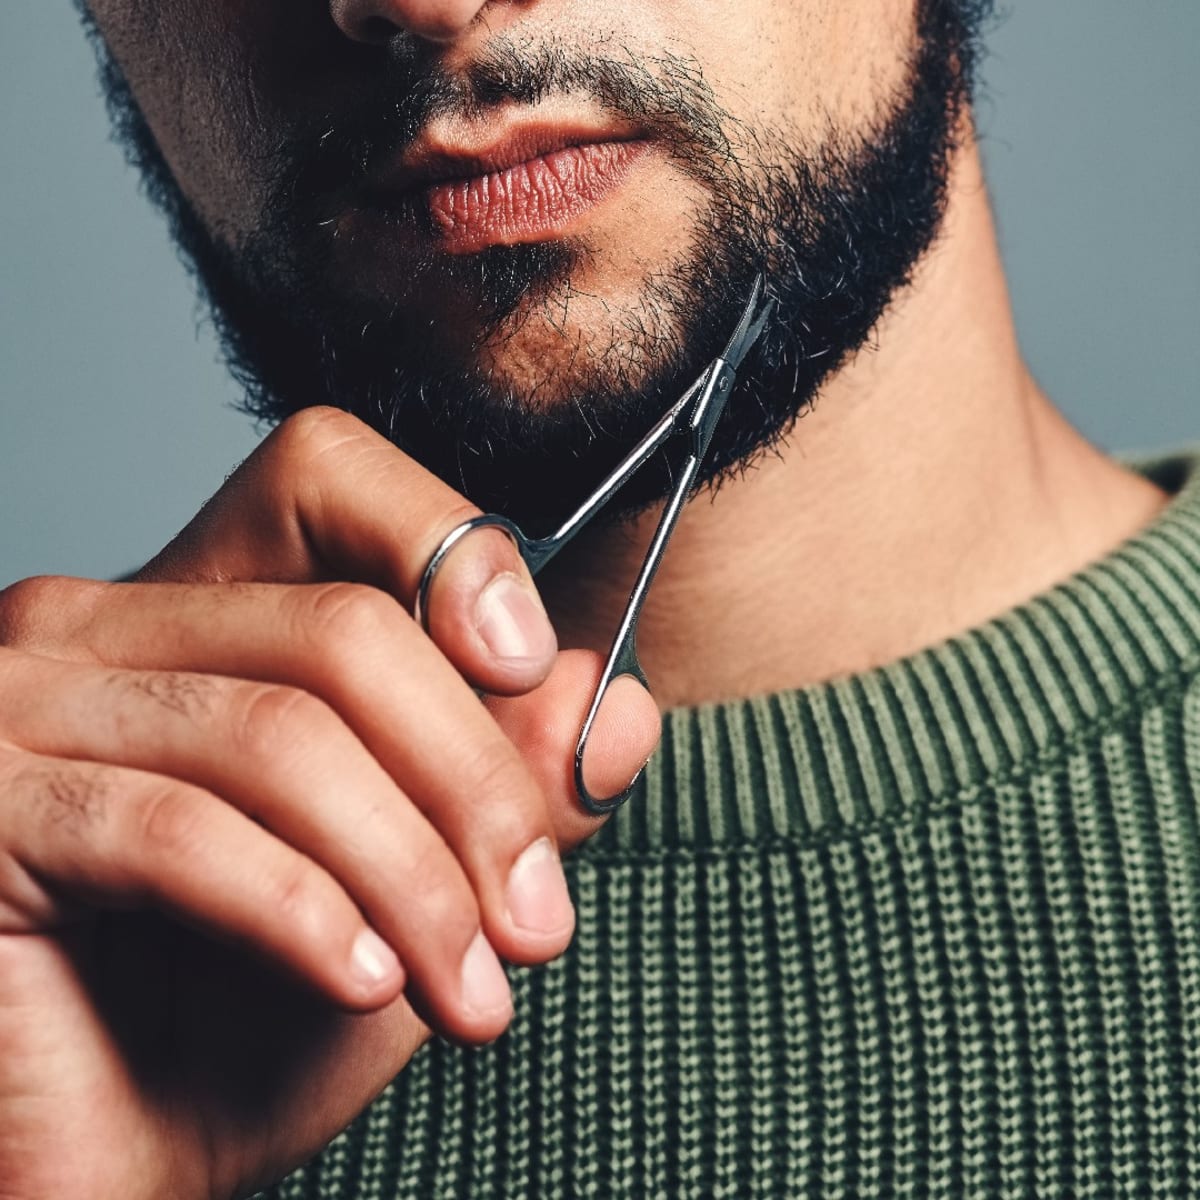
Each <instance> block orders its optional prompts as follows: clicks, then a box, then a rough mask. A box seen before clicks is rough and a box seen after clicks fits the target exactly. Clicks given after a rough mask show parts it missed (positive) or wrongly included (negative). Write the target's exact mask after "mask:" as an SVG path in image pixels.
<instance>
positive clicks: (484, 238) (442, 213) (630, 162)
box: [425, 141, 648, 254]
mask: <svg viewBox="0 0 1200 1200" xmlns="http://www.w3.org/2000/svg"><path fill="white" fill-rule="evenodd" d="M647 148H648V144H647V143H646V142H644V141H638V142H596V143H589V144H588V145H585V146H568V147H567V148H566V149H564V150H555V151H554V152H553V153H550V154H543V155H539V156H538V157H537V158H533V159H530V160H529V161H528V162H523V163H518V164H517V165H516V166H512V167H507V168H505V169H504V170H503V171H493V172H491V173H490V174H488V175H477V176H475V177H474V178H472V179H458V180H452V181H450V182H447V183H439V184H435V185H434V186H433V187H431V188H429V189H428V190H427V191H426V192H425V200H426V202H427V204H428V205H429V214H430V216H431V217H432V219H433V226H434V229H435V230H436V232H437V234H438V236H439V239H440V241H441V243H442V246H443V248H444V249H445V250H447V251H448V252H449V253H451V254H473V253H475V252H477V251H479V250H483V249H486V248H487V247H488V246H498V245H512V244H514V243H516V242H536V241H542V240H544V239H546V238H549V237H553V236H554V235H555V234H556V233H559V232H561V231H562V230H563V229H564V228H565V227H566V226H568V225H569V224H571V222H572V221H574V220H576V219H577V218H578V217H580V216H581V215H583V214H584V213H586V212H588V211H589V210H591V209H593V208H595V207H596V206H597V205H598V204H600V203H601V202H602V201H603V200H604V199H605V198H606V197H607V196H609V195H610V194H611V193H612V192H614V191H616V189H617V188H619V187H620V186H621V185H622V184H623V183H624V182H625V180H626V178H627V177H628V175H629V173H630V172H631V171H632V169H633V166H634V164H635V163H636V161H637V160H638V159H639V158H640V157H641V156H642V155H643V154H644V153H645V152H646V150H647Z"/></svg>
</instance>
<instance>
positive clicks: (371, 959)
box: [350, 929, 400, 986]
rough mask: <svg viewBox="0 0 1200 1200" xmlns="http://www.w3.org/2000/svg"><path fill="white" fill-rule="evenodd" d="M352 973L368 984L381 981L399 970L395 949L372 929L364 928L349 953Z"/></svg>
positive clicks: (389, 977)
mask: <svg viewBox="0 0 1200 1200" xmlns="http://www.w3.org/2000/svg"><path fill="white" fill-rule="evenodd" d="M350 961H351V965H352V966H353V968H354V973H355V974H356V975H357V976H358V977H359V979H361V980H362V982H363V983H365V984H368V985H372V986H373V985H375V984H378V983H383V982H384V981H385V980H387V979H391V978H392V976H393V975H395V974H396V973H397V972H398V971H399V970H400V960H399V959H398V958H397V957H396V954H395V951H393V950H392V948H391V946H389V945H388V944H387V942H385V941H384V940H383V938H381V937H380V936H379V934H377V933H376V932H375V931H374V930H371V929H364V930H363V931H362V933H360V934H359V935H358V937H356V938H355V939H354V948H353V949H352V950H351V953H350Z"/></svg>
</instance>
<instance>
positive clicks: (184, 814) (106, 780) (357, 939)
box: [0, 754, 404, 1010]
mask: <svg viewBox="0 0 1200 1200" xmlns="http://www.w3.org/2000/svg"><path fill="white" fill-rule="evenodd" d="M0 778H2V780H3V790H2V791H0V795H2V797H3V806H4V822H5V841H6V845H5V852H6V853H5V857H6V858H8V859H10V860H11V861H12V862H13V863H14V864H15V865H16V866H17V867H18V868H19V869H20V870H22V871H23V872H25V873H26V875H27V877H28V878H29V880H30V883H29V885H28V886H27V888H26V894H27V895H29V894H33V893H34V892H36V891H37V890H38V889H40V888H41V887H42V886H44V885H50V886H51V887H52V888H54V889H61V890H62V891H65V892H67V893H68V894H69V895H73V896H78V897H83V898H85V899H87V900H89V901H91V902H99V903H101V904H103V905H106V906H131V907H132V906H141V905H144V904H153V905H154V906H156V907H160V908H162V909H164V910H166V911H168V912H171V913H174V914H175V915H177V916H178V917H180V918H182V919H184V920H186V921H188V922H189V923H192V924H194V925H196V926H197V927H198V928H201V929H204V930H206V931H207V932H209V933H211V934H213V935H215V936H218V937H220V938H222V939H225V940H228V941H231V942H234V943H238V944H241V945H245V946H248V947H251V948H253V949H254V950H255V951H257V952H258V953H259V954H261V955H263V956H265V957H267V958H270V959H272V960H273V961H275V962H277V963H279V964H281V965H283V966H284V967H286V968H288V969H289V970H291V971H292V972H294V973H295V974H296V975H297V976H299V977H301V978H303V979H305V980H307V981H308V982H309V983H310V984H312V986H314V987H316V988H318V989H320V990H321V991H322V992H324V993H325V994H327V995H328V996H330V997H331V998H332V999H333V1000H335V1001H336V1002H337V1003H339V1004H341V1005H344V1006H345V1007H347V1008H351V1009H363V1010H365V1009H374V1008H378V1007H381V1006H382V1005H384V1004H386V1003H388V1002H389V1001H391V1000H392V999H394V998H395V997H396V995H397V994H398V993H399V990H400V988H401V986H402V984H403V982H404V975H403V971H402V969H401V967H400V965H399V963H398V961H397V960H396V957H395V955H394V954H392V952H391V951H390V950H389V949H388V947H387V945H386V944H385V943H384V942H382V941H381V939H380V938H379V937H378V936H377V935H376V934H375V933H374V932H373V931H372V930H371V928H370V927H369V926H368V925H367V923H366V922H365V921H364V920H363V918H362V915H361V914H360V913H359V911H358V909H357V908H356V907H355V905H354V903H353V902H352V901H351V900H350V898H349V897H348V896H347V895H346V893H345V891H344V890H343V889H342V888H341V887H340V886H339V885H338V884H337V883H336V882H335V881H334V880H333V879H332V878H331V877H330V876H329V874H328V873H326V872H325V871H323V870H321V869H320V868H319V867H318V866H317V865H316V864H314V863H312V862H311V861H309V860H307V859H306V858H305V857H304V856H303V855H301V854H299V853H297V852H296V851H295V850H293V849H291V848H289V847H288V846H286V845H284V844H283V843H282V842H280V841H279V840H278V839H276V838H274V837H272V836H271V835H270V834H269V833H267V832H266V831H265V830H263V829H260V828H259V827H258V826H257V825H255V823H254V822H253V821H251V820H250V819H248V818H247V817H245V816H243V815H242V814H240V813H238V812H235V811H234V810H233V809H232V808H230V807H229V806H228V805H226V804H224V803H222V802H221V801H220V800H218V799H217V798H216V797H215V796H212V795H211V794H209V793H207V792H205V791H203V790H202V789H199V788H195V787H191V786H188V785H186V784H183V783H179V782H177V781H172V780H166V779H163V778H161V777H159V776H155V775H152V774H148V773H145V772H140V771H133V770H127V769H122V768H115V767H107V766H97V765H95V764H89V763H79V762H71V761H67V760H64V759H56V758H45V757H35V756H32V755H21V756H20V757H19V758H17V757H14V756H13V755H11V754H9V755H6V756H5V760H4V761H3V762H0ZM5 876H6V884H5V891H6V893H7V894H6V895H5V900H6V905H5V907H6V909H11V908H12V906H13V905H12V900H13V897H12V892H13V890H14V886H13V882H12V879H11V872H5ZM9 919H10V920H12V919H13V917H12V916H10V918H9Z"/></svg>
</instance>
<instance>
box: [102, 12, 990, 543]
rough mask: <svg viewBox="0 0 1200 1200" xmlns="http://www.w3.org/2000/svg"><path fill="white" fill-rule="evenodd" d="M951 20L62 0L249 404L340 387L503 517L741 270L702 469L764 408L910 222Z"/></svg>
mask: <svg viewBox="0 0 1200 1200" xmlns="http://www.w3.org/2000/svg"><path fill="white" fill-rule="evenodd" d="M980 7H982V6H981V5H980V4H978V3H977V2H973V0H737V3H725V4H718V3H714V0H638V2H637V3H634V2H632V0H519V2H518V0H491V2H488V3H483V4H481V5H477V4H476V2H475V0H445V2H443V0H333V3H325V2H324V0H256V2H255V3H254V4H246V3H244V2H242V0H90V10H91V13H92V16H93V17H94V19H95V21H96V24H97V26H98V28H99V30H100V32H101V34H102V35H103V38H104V40H105V42H106V43H107V47H108V50H109V51H110V52H111V55H112V63H111V64H110V71H109V84H110V91H111V93H112V99H113V102H114V106H115V108H116V110H117V112H118V116H119V118H120V120H121V123H122V124H123V126H124V129H125V134H126V136H127V138H129V139H130V140H131V142H132V144H133V150H134V153H135V155H136V156H137V157H139V159H140V161H141V163H142V165H143V167H144V168H145V169H146V170H147V171H148V173H149V175H150V183H151V188H152V191H153V192H155V193H156V194H157V197H158V199H159V200H160V201H161V202H162V203H163V204H164V205H165V207H166V208H167V209H168V211H169V212H170V213H171V215H172V217H173V220H174V224H175V226H176V233H177V235H178V236H179V237H180V239H181V241H182V243H183V245H184V248H185V250H186V251H187V252H188V254H189V255H190V256H191V257H192V258H193V259H194V261H195V262H196V264H197V267H198V270H199V273H200V275H201V278H202V280H203V282H204V283H205V285H206V287H207V289H208V291H209V294H210V295H211V297H212V298H213V300H214V303H215V306H216V308H217V310H218V324H219V326H220V327H221V329H222V332H223V334H224V336H225V339H226V343H227V347H228V349H229V352H230V355H231V358H232V359H233V360H234V364H235V367H236V368H237V369H238V371H239V373H240V375H241V376H242V377H243V378H244V379H245V380H246V381H247V383H248V384H249V385H250V392H251V400H250V404H251V406H252V407H253V408H255V409H256V410H257V411H258V412H260V413H261V414H263V415H266V416H269V417H272V418H278V417H282V416H285V415H287V414H288V413H289V412H292V411H295V410H296V409H298V408H301V407H304V406H306V405H310V404H315V403H335V404H338V405H340V406H342V407H346V408H349V409H351V410H352V411H355V412H357V413H358V414H359V415H360V416H363V417H364V419H366V420H368V421H370V422H371V423H373V424H375V425H376V426H377V427H379V428H381V429H382V430H384V431H385V432H387V433H388V434H389V435H390V436H392V437H393V438H394V439H395V440H396V441H397V442H398V443H399V444H401V445H403V446H405V447H406V448H408V449H410V450H411V451H412V452H413V453H415V454H416V455H417V456H418V457H420V458H422V459H424V460H425V461H426V462H428V463H429V464H430V465H431V466H432V467H433V468H434V469H436V470H438V471H439V472H441V473H442V474H443V475H445V476H446V477H447V478H448V479H449V480H450V481H451V482H452V483H455V484H456V485H457V486H460V487H462V488H463V489H464V490H466V491H467V492H468V494H470V495H472V497H473V498H474V499H476V500H477V501H478V502H479V503H481V504H484V505H487V506H489V507H502V508H504V509H506V510H507V511H509V512H510V513H512V514H513V515H516V516H518V517H523V518H526V519H529V518H531V517H533V518H537V517H546V518H547V519H549V518H550V517H551V516H553V515H554V514H556V513H557V512H559V511H560V510H561V509H562V507H563V505H564V504H567V503H570V501H571V500H572V499H573V498H575V496H576V495H577V494H578V493H579V492H581V491H586V490H587V489H588V488H589V487H590V486H592V485H594V483H595V482H597V480H598V478H599V474H600V472H601V471H602V470H603V469H604V467H605V466H607V464H608V462H609V461H611V460H612V459H614V458H615V457H619V456H620V454H621V453H622V452H623V451H624V450H625V449H627V448H628V447H629V445H630V444H631V442H632V441H633V440H636V438H637V437H638V436H639V435H640V433H641V432H643V431H644V430H645V429H646V428H647V427H648V426H649V425H650V424H652V423H653V421H654V420H655V419H656V417H657V416H658V415H659V414H660V413H661V412H662V411H663V409H664V408H665V407H666V406H667V405H668V404H669V403H670V402H671V401H672V400H673V399H674V398H675V395H676V394H677V393H678V392H679V391H681V390H682V388H683V387H684V386H685V385H686V383H687V382H689V381H690V378H691V376H692V375H693V374H694V373H695V372H696V371H697V370H698V369H699V368H700V367H701V366H702V365H703V363H704V362H705V361H706V360H707V359H708V358H709V357H711V356H712V355H713V354H714V353H716V352H717V351H718V350H719V348H720V346H721V345H722V344H723V343H724V341H725V339H726V337H727V336H728V333H729V332H730V330H731V328H732V326H733V324H734V322H735V321H736V319H737V316H738V314H739V312H740V310H741V308H742V306H743V305H744V303H745V297H746V295H747V292H748V290H749V288H750V285H751V283H752V281H753V279H754V277H755V276H756V275H757V274H758V273H759V272H760V271H764V272H766V273H767V275H768V279H769V282H770V285H771V287H772V290H773V291H774V292H775V293H776V294H777V295H778V297H779V299H780V301H781V304H780V318H779V320H778V322H777V323H776V327H775V328H774V329H773V330H771V332H770V334H769V336H768V338H767V340H766V344H765V346H764V348H763V351H762V353H761V354H760V355H759V361H758V363H757V364H756V369H755V370H753V371H752V376H753V378H752V379H751V386H750V389H749V391H748V392H747V393H745V394H744V395H743V397H742V398H741V399H740V400H735V401H734V404H733V405H732V406H731V409H730V411H729V413H727V415H726V417H725V419H724V422H723V425H724V426H725V427H726V428H724V429H723V430H721V431H719V433H718V438H717V440H716V441H715V442H714V446H713V451H712V453H713V458H714V465H713V471H714V472H716V471H722V470H725V469H727V468H729V467H731V466H734V465H736V464H737V463H739V462H741V461H743V460H744V459H745V458H746V456H747V455H749V454H751V453H753V452H754V451H755V450H757V449H759V448H761V447H762V446H763V445H765V444H768V443H769V442H770V441H771V440H772V439H774V438H775V437H777V436H778V434H779V433H780V432H781V431H782V430H785V429H786V428H787V427H788V426H789V424H790V422H791V421H792V420H793V419H794V417H795V415H796V413H797V411H798V410H799V409H800V408H801V407H802V406H803V404H804V403H806V402H807V401H808V400H810V399H811V398H812V396H813V394H814V392H815V391H816V389H817V387H818V386H819V384H820V382H821V381H822V380H823V379H824V378H825V377H826V376H827V374H828V373H829V371H830V370H832V369H834V368H835V367H836V366H838V365H839V364H840V363H841V362H843V361H844V360H845V358H846V356H847V354H848V353H851V352H852V351H853V350H855V349H856V348H857V347H858V346H859V345H860V344H861V342H862V341H863V340H864V339H865V337H866V336H867V334H868V332H869V330H870V328H871V326H872V325H873V324H874V323H875V321H876V320H877V319H878V317H879V315H880V312H881V311H882V309H883V307H884V306H885V305H886V302H887V299H888V298H889V297H890V295H891V294H892V292H893V291H894V290H895V289H896V287H897V286H898V285H900V284H901V283H903V282H904V281H905V279H906V278H907V276H908V274H909V272H910V271H911V268H912V266H913V264H914V262H915V260H916V259H917V258H918V257H919V255H920V253H921V252H922V251H923V249H924V248H925V246H926V245H927V244H928V242H929V240H930V238H931V236H932V234H933V232H934V230H935V229H936V225H937V221H938V218H939V215H940V207H941V202H942V193H943V184H944V175H945V165H946V157H947V153H948V149H949V143H950V138H951V135H952V133H953V131H954V128H955V126H956V118H957V115H958V114H959V111H960V109H961V104H962V100H963V84H964V78H963V75H964V72H963V64H964V63H966V62H968V61H969V57H970V50H971V37H972V35H973V32H974V28H975V25H976V24H977V22H978V16H979V14H978V13H977V12H976V11H975V10H976V9H978V8H980ZM472 18H473V19H472ZM739 410H741V411H740V412H739ZM663 479H664V476H660V477H659V478H658V479H657V480H656V481H654V480H652V481H651V482H650V483H649V484H648V485H644V486H643V489H642V491H641V492H635V493H633V494H632V495H631V496H630V497H629V503H630V504H637V503H644V502H646V501H648V500H652V499H654V497H655V493H656V491H657V489H659V488H661V486H662V484H663Z"/></svg>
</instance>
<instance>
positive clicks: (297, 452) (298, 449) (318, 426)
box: [270, 405, 364, 469]
mask: <svg viewBox="0 0 1200 1200" xmlns="http://www.w3.org/2000/svg"><path fill="white" fill-rule="evenodd" d="M363 429H364V426H363V424H362V423H361V422H360V421H359V420H358V419H357V418H356V417H352V416H351V415H350V414H349V413H346V412H343V411H342V410H341V409H339V408H329V407H327V406H324V405H318V406H316V407H314V408H305V409H301V411H300V412H298V413H295V414H293V415H292V416H290V417H288V419H287V420H286V421H284V422H283V424H281V425H280V426H279V428H278V429H276V430H275V432H274V433H272V434H271V438H270V455H271V458H272V461H275V462H280V463H282V464H283V465H285V466H286V467H288V468H289V469H290V468H292V467H294V466H295V464H297V463H306V464H311V463H315V462H316V461H317V460H319V459H321V458H324V457H325V455H327V454H328V453H330V452H331V451H332V450H335V449H337V448H338V447H339V446H342V445H344V444H345V443H346V442H348V441H352V440H353V441H356V440H358V439H359V438H361V437H362V434H363Z"/></svg>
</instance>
